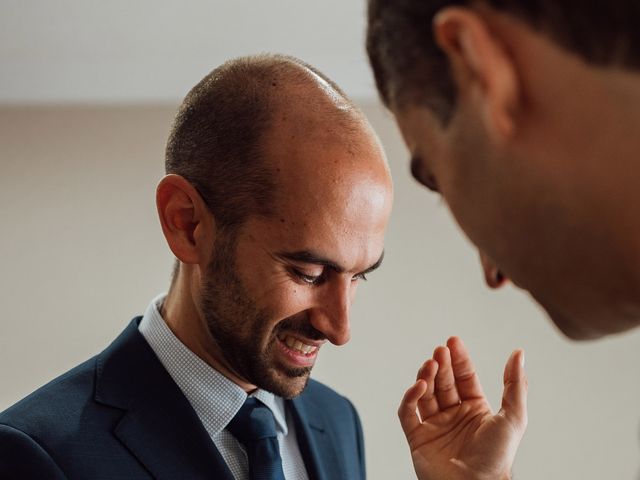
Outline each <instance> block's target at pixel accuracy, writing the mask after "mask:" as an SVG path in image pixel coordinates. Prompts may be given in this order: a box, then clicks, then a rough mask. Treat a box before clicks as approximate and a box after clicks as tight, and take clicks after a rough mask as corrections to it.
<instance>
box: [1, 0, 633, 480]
mask: <svg viewBox="0 0 640 480" xmlns="http://www.w3.org/2000/svg"><path fill="white" fill-rule="evenodd" d="M363 10H364V6H363V4H362V2H360V1H359V0H358V1H349V2H340V1H338V0H331V1H324V2H316V1H314V2H311V1H306V0H297V1H279V2H260V1H256V0H254V1H252V2H250V1H236V2H221V1H215V2H214V1H210V2H205V1H203V0H200V1H195V0H194V1H191V2H181V4H178V3H177V2H162V1H153V2H152V1H150V0H144V1H140V2H126V3H125V2H124V1H121V0H119V1H112V2H97V1H88V0H84V1H75V2H74V1H70V0H66V1H62V0H59V1H57V2H47V1H44V0H39V1H36V0H34V1H24V0H23V1H14V0H0V62H1V64H2V67H1V68H0V103H4V106H0V226H1V227H0V228H1V230H0V233H1V235H0V265H2V275H0V305H2V319H1V320H0V410H1V409H3V408H4V407H7V406H9V405H10V404H12V403H13V402H14V401H16V400H18V399H19V398H20V397H22V396H24V395H26V394H27V393H29V392H30V391H32V390H33V389H35V388H36V387H38V386H39V385H41V384H43V383H45V382H46V381H47V380H49V379H51V378H52V377H53V376H55V375H58V374H60V373H62V372H64V371H65V370H67V369H68V368H71V367H72V366H74V365H75V364H77V363H79V362H80V361H82V360H84V359H86V358H87V357H89V356H91V355H93V354H95V353H96V352H98V351H99V350H101V349H102V348H104V346H106V345H107V344H108V343H109V342H110V341H111V340H112V339H113V338H114V337H115V335H116V334H117V333H118V332H119V331H120V330H121V329H122V328H123V327H124V326H125V325H126V323H127V322H128V320H129V319H130V318H131V317H132V316H134V315H135V314H139V313H141V312H142V311H143V310H144V308H145V307H146V304H147V302H148V301H149V300H150V299H151V297H152V296H153V295H154V294H156V293H158V292H160V291H163V290H164V289H166V287H167V282H168V277H169V272H170V269H171V261H172V260H171V256H170V255H169V252H168V249H167V248H166V246H165V244H164V240H163V239H162V235H161V231H160V228H159V226H158V223H157V220H156V217H155V207H154V205H153V196H154V189H155V184H156V182H157V180H158V179H159V178H160V176H161V175H162V171H163V170H162V163H163V149H164V142H165V139H166V135H167V131H168V128H169V124H170V122H171V120H172V116H173V112H174V110H175V106H176V105H177V103H178V102H179V99H180V97H181V96H182V95H183V94H184V92H186V91H187V90H188V89H189V88H190V87H191V85H193V84H194V83H195V82H196V81H198V80H199V78H200V77H201V76H202V75H204V74H205V73H206V72H207V71H209V70H210V69H211V68H213V67H214V66H215V65H217V64H218V63H220V62H222V61H224V60H225V59H226V58H229V57H231V56H235V55H239V54H245V53H253V52H256V51H270V50H273V51H281V52H285V53H292V54H295V55H298V56H300V57H301V58H304V59H305V60H307V61H309V62H311V63H314V64H316V65H318V66H319V67H320V68H322V69H323V70H325V71H326V72H327V73H328V74H329V75H330V76H332V77H333V78H334V79H336V80H337V81H338V82H339V83H341V84H342V85H344V86H345V87H346V89H347V91H348V92H349V93H350V94H351V95H353V96H356V97H358V98H360V103H361V105H362V106H363V108H364V109H365V111H366V112H367V113H368V114H369V115H370V118H371V120H372V122H373V124H374V126H375V128H376V129H377V131H378V132H379V134H380V136H381V137H382V140H383V143H384V144H385V147H386V149H387V152H388V155H389V158H390V162H391V167H392V173H393V175H394V178H395V183H396V194H397V195H396V207H395V212H394V216H393V218H392V222H391V225H390V229H389V233H388V236H387V256H386V259H385V264H384V266H383V268H382V269H381V270H380V271H379V272H376V274H374V275H372V276H371V280H370V282H369V283H368V284H366V285H364V286H363V287H362V288H361V289H359V292H358V298H357V300H356V305H355V309H354V312H353V340H352V341H351V343H350V344H349V345H347V346H345V347H342V348H327V349H326V350H324V351H323V354H322V356H321V358H320V361H319V364H318V366H317V368H316V371H315V376H316V378H318V379H320V380H322V381H324V382H326V383H328V384H330V385H332V386H333V387H334V388H336V389H337V390H338V391H340V392H342V393H344V394H346V395H347V396H349V397H350V398H351V399H352V400H353V401H354V402H355V403H356V405H357V407H358V408H359V411H360V413H361V415H362V418H363V423H364V427H365V436H366V442H367V454H368V467H369V477H370V478H371V479H373V480H378V479H380V480H383V479H384V480H386V479H389V478H413V474H412V467H411V465H410V461H409V455H408V452H407V450H406V447H405V444H404V438H403V436H402V433H401V431H400V428H399V426H398V424H397V421H396V418H395V410H396V408H397V404H398V402H399V400H400V398H401V396H402V394H403V392H404V390H405V388H406V387H407V386H408V385H409V384H411V383H412V381H413V377H414V373H415V369H416V368H417V367H418V365H419V364H420V363H421V362H422V361H423V360H424V358H425V357H427V356H428V355H429V354H430V353H431V351H432V350H433V348H434V347H435V346H436V345H437V344H438V343H439V342H443V341H444V340H445V339H446V338H447V337H448V336H450V335H452V334H457V335H460V336H462V337H463V339H465V341H466V342H467V344H468V346H469V348H470V349H471V352H472V354H473V355H474V357H475V360H476V364H477V366H478V369H479V371H480V374H481V378H482V380H483V383H484V385H485V390H486V392H487V394H488V395H489V396H490V399H491V400H492V402H493V404H494V405H498V404H499V398H500V392H501V385H500V383H501V377H502V368H503V364H504V362H505V361H506V358H507V356H508V355H509V353H510V351H511V350H512V349H513V348H516V347H524V348H525V349H526V351H527V371H528V374H529V380H530V404H529V405H530V407H529V410H530V426H529V430H528V432H527V435H526V436H525V440H524V441H523V444H522V447H521V449H520V452H519V454H518V457H517V459H516V465H515V474H516V478H517V479H520V480H538V479H585V480H601V479H632V478H640V477H639V476H638V468H639V467H640V452H639V447H638V445H639V444H640V438H639V437H640V435H639V433H640V382H639V381H638V378H639V375H638V372H637V370H638V366H639V365H640V350H639V349H638V345H640V332H633V333H631V334H627V335H625V336H623V337H619V338H610V339H606V340H603V341H599V342H596V343H587V344H576V343H571V342H569V341H566V340H564V339H563V338H562V337H561V336H560V335H559V334H558V333H557V332H556V331H555V329H554V328H553V327H552V326H551V325H550V323H549V321H548V320H546V319H545V318H544V315H543V314H542V313H541V312H540V311H539V310H538V308H537V307H535V306H534V305H533V303H532V302H531V301H530V300H529V299H528V298H527V296H526V295H525V294H523V293H521V292H518V291H516V290H514V289H512V288H507V289H505V290H503V291H500V292H490V291H488V290H487V289H486V288H485V287H484V286H483V284H482V275H481V273H480V269H479V267H478V266H477V260H476V255H475V252H474V250H473V249H472V248H471V247H470V246H469V244H468V243H467V242H466V240H464V239H463V237H462V236H461V235H460V233H459V231H458V229H457V228H456V227H455V225H454V224H453V222H452V221H451V219H450V217H449V214H448V212H447V211H446V208H445V207H444V205H441V204H440V203H439V201H438V200H437V199H436V197H435V196H432V195H430V194H429V193H427V192H426V191H425V190H423V189H421V188H419V187H418V186H417V185H415V184H414V182H413V181H412V180H411V179H410V178H409V175H408V171H407V170H408V165H407V164H408V162H407V154H406V152H405V150H404V147H403V146H402V144H401V142H400V139H399V137H398V135H397V132H396V130H395V127H394V125H393V123H392V121H391V119H390V118H389V117H388V115H386V114H385V113H383V112H382V111H381V110H380V109H379V108H378V107H377V102H376V100H375V98H374V96H373V90H372V88H371V85H372V81H371V79H370V76H369V71H368V67H367V65H366V59H365V57H364V54H363V49H362V37H363V17H362V13H363ZM69 102H73V103H75V104H76V105H75V106H65V105H61V104H62V103H69ZM113 103H118V104H120V105H119V106H117V107H114V106H110V104H113ZM141 103H144V104H145V105H144V106H143V105H141ZM10 104H11V105H10ZM26 104H28V105H27V106H25V105H26ZM52 104H55V105H52Z"/></svg>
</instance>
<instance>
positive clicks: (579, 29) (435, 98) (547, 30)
mask: <svg viewBox="0 0 640 480" xmlns="http://www.w3.org/2000/svg"><path fill="white" fill-rule="evenodd" d="M479 5H485V6H488V7H490V8H492V9H495V10H497V11H499V12H503V13H508V14H510V15H513V16H514V17H517V18H518V19H520V20H522V21H524V22H525V23H527V24H528V25H530V26H531V27H532V28H533V29H535V30H538V31H540V32H543V33H544V34H546V35H548V36H549V37H550V38H552V39H553V40H554V41H555V42H556V43H557V44H558V45H560V46H561V47H563V48H566V49H568V50H570V51H572V52H574V53H576V54H578V55H580V56H581V57H583V58H584V59H585V60H586V61H588V62H591V63H593V64H595V65H606V66H609V65H610V66H618V67H623V68H629V69H635V68H638V67H640V29H638V28H637V25H638V22H639V21H640V4H639V3H638V2H635V1H633V0H595V1H592V2H580V1H575V0H530V1H529V0H483V1H481V2H471V1H468V0H369V27H368V34H367V50H368V54H369V58H370V60H371V65H372V68H373V71H374V75H375V78H376V83H377V86H378V90H379V92H380V95H381V97H382V99H383V101H384V102H385V104H387V105H390V104H392V103H400V104H401V103H403V102H407V101H408V102H414V103H421V104H423V105H425V106H427V107H429V108H431V110H433V111H434V112H435V113H436V114H437V115H438V116H439V117H440V118H441V119H442V120H445V121H446V119H447V118H448V117H449V116H450V114H451V110H452V108H453V105H454V103H455V88H454V85H453V82H452V79H451V75H450V71H449V66H448V63H447V59H446V57H445V55H444V53H443V52H442V51H441V50H440V49H439V48H438V47H437V46H436V44H435V41H434V35H433V29H432V24H433V20H434V18H435V16H436V15H437V13H438V12H439V11H441V10H442V9H444V8H446V7H451V6H468V7H469V8H473V7H477V6H479ZM417 85H419V86H420V88H419V89H416V88H415V86H417Z"/></svg>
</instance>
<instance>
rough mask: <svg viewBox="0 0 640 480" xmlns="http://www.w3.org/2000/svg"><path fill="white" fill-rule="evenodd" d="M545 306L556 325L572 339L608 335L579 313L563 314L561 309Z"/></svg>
mask: <svg viewBox="0 0 640 480" xmlns="http://www.w3.org/2000/svg"><path fill="white" fill-rule="evenodd" d="M543 307H544V309H545V310H546V312H547V315H548V316H549V318H550V319H551V321H552V322H553V323H554V324H555V325H556V327H558V329H559V330H560V331H561V332H562V333H563V334H564V335H565V336H566V337H568V338H570V339H571V340H577V341H585V340H595V339H597V338H601V337H603V336H604V335H606V332H602V331H600V330H597V329H594V328H593V327H592V326H590V322H589V319H586V318H580V317H578V316H577V315H568V314H563V313H561V312H560V311H559V310H556V309H553V308H549V307H547V306H543Z"/></svg>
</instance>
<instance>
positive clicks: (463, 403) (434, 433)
mask: <svg viewBox="0 0 640 480" xmlns="http://www.w3.org/2000/svg"><path fill="white" fill-rule="evenodd" d="M523 360H524V353H523V352H522V351H520V350H519V351H515V352H514V353H513V354H512V355H511V357H510V358H509V360H508V362H507V365H506V367H505V372H504V394H503V397H502V408H501V409H500V411H499V412H498V413H497V414H495V415H494V414H493V412H492V411H491V407H490V406H489V403H488V402H487V399H486V397H485V396H484V393H483V392H482V386H481V385H480V381H479V379H478V376H477V374H476V371H475V367H474V366H473V363H472V362H471V359H470V357H469V354H468V352H467V350H466V348H465V347H464V344H463V343H462V341H461V340H460V339H459V338H457V337H452V338H450V339H449V341H448V342H447V346H446V347H445V346H441V347H438V348H436V350H435V351H434V354H433V358H432V359H429V360H427V361H426V362H425V363H424V365H423V366H422V368H421V369H420V370H419V372H418V376H417V382H416V383H415V384H414V385H413V386H412V387H411V388H410V389H409V390H408V391H407V393H406V394H405V396H404V398H403V399H402V403H401V405H400V408H399V409H398V416H399V417H400V423H401V425H402V429H403V430H404V433H405V435H406V437H407V441H408V442H409V447H410V449H411V456H412V460H413V464H414V467H415V470H416V473H417V475H418V478H419V479H420V480H442V479H447V480H449V479H451V480H455V479H465V480H473V479H491V480H501V479H508V478H511V465H512V464H513V459H514V457H515V454H516V450H517V448H518V445H519V443H520V440H521V438H522V435H523V434H524V431H525V429H526V424H527V407H526V397H527V380H526V376H525V374H524V365H523V363H524V361H523Z"/></svg>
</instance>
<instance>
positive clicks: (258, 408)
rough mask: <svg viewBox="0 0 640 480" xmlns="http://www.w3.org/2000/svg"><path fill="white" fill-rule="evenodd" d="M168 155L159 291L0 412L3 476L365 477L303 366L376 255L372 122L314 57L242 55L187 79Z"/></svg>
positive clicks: (379, 231) (342, 424)
mask: <svg viewBox="0 0 640 480" xmlns="http://www.w3.org/2000/svg"><path fill="white" fill-rule="evenodd" d="M166 169H167V173H168V175H167V176H166V177H164V178H163V179H162V180H161V181H160V183H159V185H158V188H157V197H156V200H157V207H158V213H159V218H160V223H161V225H162V230H163V232H164V236H165V238H166V240H167V243H168V245H169V247H170V249H171V251H172V252H173V253H174V255H175V256H176V258H177V263H176V267H175V270H174V276H173V280H172V283H171V287H170V289H169V292H168V294H167V295H162V296H159V297H158V298H156V299H154V300H153V301H152V302H151V304H150V305H149V307H148V308H147V310H146V313H145V314H144V315H143V316H142V317H138V318H136V319H134V320H133V321H132V322H131V323H130V325H129V326H128V327H127V329H126V330H125V331H124V332H123V333H122V334H121V335H120V337H119V338H118V339H116V340H115V342H114V343H113V344H112V345H111V346H109V347H108V348H107V349H106V350H105V351H104V352H102V353H101V354H99V355H98V356H97V357H95V358H93V359H91V360H89V361H87V362H86V363H84V364H82V365H80V366H78V367H76V368H75V369H74V370H72V371H70V372H68V373H67V374H65V375H63V376H62V377H60V378H58V379H56V380H54V381H53V382H51V383H50V384H48V385H46V386H44V387H42V388H41V389H40V390H38V391H36V392H35V393H34V394H32V395H30V396H29V397H27V398H26V399H24V400H22V401H21V402H19V403H18V404H16V405H15V406H13V407H11V408H10V409H9V410H7V411H5V412H4V413H2V414H1V415H0V478H20V479H36V478H37V479H42V478H47V479H62V478H68V479H87V478H132V479H133V478H136V479H137V478H140V479H147V478H172V479H176V478H185V479H186V478H189V479H192V478H193V479H196V478H202V479H204V478H215V479H228V480H231V479H258V478H260V479H288V480H289V479H307V478H310V479H325V480H335V479H345V480H346V479H349V480H352V479H358V478H364V477H365V470H364V447H363V444H362V431H361V428H360V422H359V419H358V416H357V413H356V411H355V409H354V408H353V406H352V405H351V403H350V402H349V401H348V400H347V399H345V398H344V397H342V396H340V395H338V394H337V393H335V392H334V391H332V390H331V389H329V388H328V387H326V386H324V385H321V384H320V383H317V382H315V381H313V380H310V379H309V375H310V372H311V369H312V367H313V365H314V363H315V361H316V358H317V357H318V355H319V354H320V352H321V350H322V347H323V345H324V344H325V343H326V342H331V343H333V344H335V345H343V344H345V343H347V342H348V341H349V335H350V333H349V310H350V306H351V303H352V301H353V299H354V296H355V293H356V289H357V287H358V284H359V283H360V282H361V281H363V280H365V278H366V275H367V274H368V273H369V272H371V271H373V270H375V269H376V268H377V267H378V266H379V265H380V263H381V261H382V256H383V237H384V232H385V228H386V224H387V221H388V217H389V214H390V209H391V203H392V186H391V179H390V176H389V171H388V167H387V164H386V160H385V158H384V154H383V152H382V149H381V147H380V145H379V144H378V140H377V138H376V136H375V134H374V133H373V131H372V129H371V127H370V126H369V124H368V123H367V121H366V120H365V118H364V117H363V115H362V114H361V113H360V112H359V111H358V110H357V108H355V106H354V105H353V104H352V103H351V102H350V101H349V100H348V99H347V98H346V97H345V95H344V93H343V92H342V91H341V90H340V89H339V88H338V87H337V86H336V85H335V84H334V83H333V82H331V81H330V80H329V79H327V78H326V77H325V76H324V75H322V74H321V73H320V72H318V71H317V70H315V69H314V68H313V67H311V66H309V65H307V64H305V63H303V62H301V61H299V60H296V59H293V58H289V57H283V56H276V55H262V56H256V57H246V58H240V59H236V60H232V61H229V62H227V63H225V64H224V65H222V66H220V67H218V68H217V69H215V70H214V71H213V72H211V73H210V74H209V75H207V76H206V77H205V78H204V79H203V80H202V81H201V82H200V83H199V84H198V85H196V86H195V87H194V88H193V89H192V90H191V92H190V93H189V94H188V95H187V97H186V98H185V100H184V102H183V104H182V106H181V107H180V110H179V112H178V115H177V117H176V121H175V123H174V126H173V129H172V132H171V135H170V138H169V141H168V145H167V155H166Z"/></svg>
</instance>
